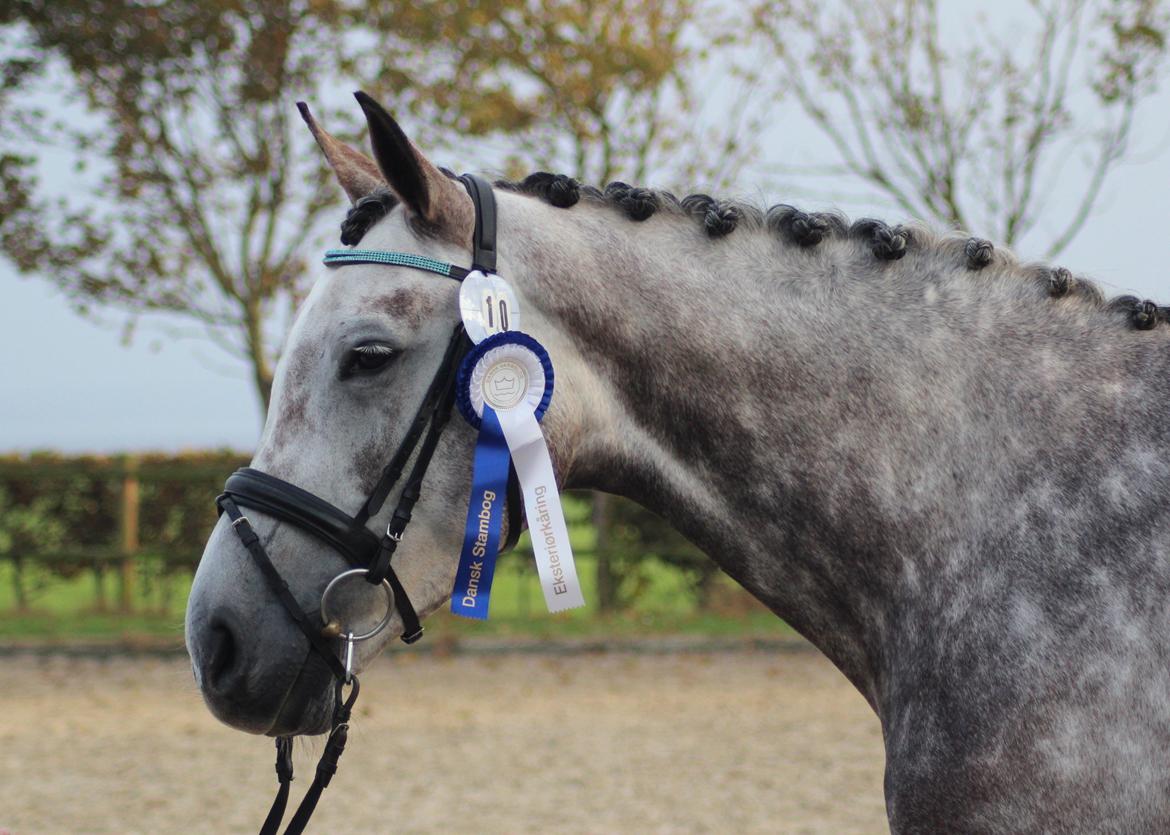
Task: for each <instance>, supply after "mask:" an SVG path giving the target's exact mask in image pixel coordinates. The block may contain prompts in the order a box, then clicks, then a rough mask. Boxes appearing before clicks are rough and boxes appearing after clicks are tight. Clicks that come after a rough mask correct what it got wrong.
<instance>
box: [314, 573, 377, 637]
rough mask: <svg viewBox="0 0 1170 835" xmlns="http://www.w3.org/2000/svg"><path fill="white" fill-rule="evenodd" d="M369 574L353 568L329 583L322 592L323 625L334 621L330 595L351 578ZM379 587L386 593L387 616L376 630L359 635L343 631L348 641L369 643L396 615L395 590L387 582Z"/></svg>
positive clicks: (375, 627)
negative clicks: (330, 607)
mask: <svg viewBox="0 0 1170 835" xmlns="http://www.w3.org/2000/svg"><path fill="white" fill-rule="evenodd" d="M369 573H370V570H369V569H368V568H351V569H349V570H348V571H343V572H341V573H340V574H338V575H337V576H336V577H334V578H333V579H332V580H330V581H329V585H327V586H326V587H325V591H323V592H321V622H322V623H324V624H325V625H328V624H329V622H330V621H331V620H332V618H331V617H330V616H329V594H330V593H331V592H332V591H333V590H334V589H335V588H337V586H338V584H339V583H341V581H342V580H345V579H348V578H350V577H365V576H366V575H367V574H369ZM379 587H380V588H381V589H382V590H383V591H385V592H386V614H385V615H383V616H382V619H381V620H380V621H378V623H377V624H375V626H374V628H373V629H371V630H370V631H369V632H363V633H361V634H360V635H359V634H353V633H346V632H345V631H344V630H343V631H342V634H343V635H347V637H348V640H350V641H354V642H357V641H367V640H369V639H370V638H373V637H374V636H375V635H377V634H378V633H379V632H381V631H382V630H383V629H385V628H386V627H387V626H388V625H389V624H390V618H391V617H392V616H393V615H394V589H392V588H390V583H388V582H387V581H386V580H383V581H382V582H381V584H380V586H379Z"/></svg>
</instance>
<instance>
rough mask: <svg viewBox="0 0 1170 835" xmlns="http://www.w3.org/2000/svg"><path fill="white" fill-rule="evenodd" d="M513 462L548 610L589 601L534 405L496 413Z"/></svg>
mask: <svg viewBox="0 0 1170 835" xmlns="http://www.w3.org/2000/svg"><path fill="white" fill-rule="evenodd" d="M496 416H497V417H498V418H499V419H500V428H501V429H503V430H504V439H505V440H507V442H508V449H509V450H510V451H511V453H512V463H513V464H515V466H516V475H517V477H518V478H519V479H520V489H521V491H522V492H523V493H524V514H525V516H526V517H527V518H528V531H529V533H530V534H531V535H532V550H533V551H534V552H535V553H536V571H537V573H538V574H539V575H540V586H541V588H542V589H543V590H544V601H545V603H546V604H547V605H548V610H549V611H550V612H563V611H564V610H566V609H575V608H577V607H578V606H584V605H585V597H584V595H582V594H581V581H580V580H578V579H577V566H576V564H575V563H574V562H573V549H572V548H571V547H570V546H569V531H568V528H566V527H565V514H564V511H562V510H561V496H560V493H559V492H558V491H557V482H556V477H555V476H554V475H553V468H552V459H551V458H550V457H549V454H548V445H547V444H546V443H545V440H544V434H543V433H542V432H541V431H540V424H539V423H538V422H537V420H536V416H535V415H533V413H532V411H531V409H530V408H528V407H525V406H522V407H520V408H518V409H503V410H500V411H498V412H497V413H496Z"/></svg>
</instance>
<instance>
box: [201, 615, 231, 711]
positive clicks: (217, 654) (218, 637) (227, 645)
mask: <svg viewBox="0 0 1170 835" xmlns="http://www.w3.org/2000/svg"><path fill="white" fill-rule="evenodd" d="M207 644H208V645H207V648H208V653H207V663H206V666H205V668H204V672H205V674H206V676H205V680H206V682H207V683H208V684H209V685H210V686H211V687H212V688H213V689H214V690H216V691H218V692H220V693H225V692H227V691H229V690H231V689H233V687H234V686H235V684H236V683H237V679H238V676H239V670H238V669H237V668H238V667H239V664H238V663H237V662H238V661H239V645H238V644H237V642H236V637H235V635H234V634H233V633H232V630H231V629H230V628H229V627H228V625H227V624H226V623H224V622H223V621H219V620H217V621H215V622H213V623H212V624H211V626H210V629H209V635H208V642H207Z"/></svg>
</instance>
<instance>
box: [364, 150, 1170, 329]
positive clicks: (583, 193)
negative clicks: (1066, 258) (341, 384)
mask: <svg viewBox="0 0 1170 835" xmlns="http://www.w3.org/2000/svg"><path fill="white" fill-rule="evenodd" d="M443 173H444V174H447V175H448V176H450V177H454V176H455V175H454V174H452V173H451V172H450V171H447V170H446V169H444V170H443ZM495 186H496V187H497V188H499V189H500V190H501V191H509V192H513V193H515V194H522V195H527V196H530V197H535V198H537V199H540V200H543V201H544V202H546V203H548V204H549V205H551V206H555V207H557V208H560V209H569V208H572V207H573V206H575V205H577V203H579V202H581V201H582V200H585V201H589V202H591V203H596V204H601V205H606V206H610V207H612V208H614V209H616V210H617V211H619V212H621V213H622V214H623V215H625V216H626V217H627V218H628V219H629V220H632V221H635V222H639V221H644V220H646V219H647V218H649V217H651V216H653V215H654V214H656V213H658V212H669V213H672V214H675V215H678V216H681V217H690V218H693V219H694V220H696V221H698V223H699V224H700V225H701V227H702V229H703V230H704V231H705V232H706V233H707V235H708V236H709V237H711V238H721V237H724V236H726V235H730V234H731V233H732V232H734V231H735V230H736V229H738V228H740V227H746V228H749V229H756V230H759V229H765V230H767V231H768V232H770V233H773V234H776V235H778V236H780V237H781V238H782V239H783V240H784V241H785V242H787V243H789V244H791V245H794V246H798V247H801V248H805V249H810V248H812V247H815V246H817V245H818V244H820V243H821V242H823V241H825V240H828V239H831V238H837V239H841V238H848V239H853V240H860V241H863V242H864V243H865V244H866V246H867V248H868V249H869V251H870V252H871V253H872V254H873V257H874V258H876V259H878V260H879V261H896V260H898V259H900V258H903V257H905V256H906V255H907V254H908V253H910V252H913V251H914V250H916V249H917V250H925V249H937V248H943V247H947V248H950V247H956V246H957V247H961V249H962V260H963V263H964V264H965V265H966V268H967V269H968V270H971V271H979V270H982V269H983V268H984V267H987V266H989V265H991V264H992V263H993V262H996V261H998V262H999V264H1000V265H1001V266H1004V267H1010V268H1014V269H1016V270H1017V271H1019V272H1020V273H1021V274H1022V275H1023V276H1024V277H1026V278H1030V279H1032V280H1035V281H1039V282H1041V283H1042V284H1043V285H1044V286H1045V288H1046V289H1047V291H1048V294H1049V295H1050V296H1051V297H1052V298H1063V297H1066V296H1073V295H1075V296H1079V297H1081V298H1082V299H1084V300H1086V301H1088V302H1090V303H1092V304H1094V305H1096V306H1098V307H1100V308H1102V309H1108V310H1113V311H1117V312H1120V313H1123V314H1125V317H1126V319H1127V321H1128V322H1129V323H1130V325H1131V326H1132V327H1134V328H1136V329H1138V330H1151V329H1153V328H1155V327H1157V326H1158V325H1159V324H1162V323H1167V322H1170V306H1159V305H1158V304H1156V303H1155V302H1153V301H1150V300H1149V299H1139V298H1138V297H1137V296H1130V295H1123V296H1117V297H1115V298H1113V299H1107V298H1106V296H1105V294H1104V292H1102V290H1101V288H1100V287H1099V286H1098V285H1097V284H1096V283H1095V282H1093V281H1091V280H1089V279H1086V278H1083V277H1080V276H1074V275H1073V274H1072V273H1071V272H1070V271H1069V270H1067V269H1065V268H1064V267H1051V266H1047V265H1043V264H1033V265H1021V264H1020V263H1019V262H1018V261H1017V259H1016V258H1015V256H1014V255H1013V254H1012V253H1011V252H1010V251H1008V250H1005V249H996V248H995V246H994V245H993V244H992V243H991V241H988V240H985V239H983V238H976V237H965V236H960V235H957V234H953V233H952V234H947V235H938V234H937V233H934V232H932V231H930V230H928V229H925V228H922V227H917V226H916V227H913V228H909V227H906V226H902V225H895V226H890V225H889V224H887V223H885V222H884V221H881V220H876V219H874V218H862V219H860V220H855V221H853V222H852V223H851V222H850V221H849V220H848V219H847V218H846V217H845V216H844V215H843V214H840V213H839V212H805V211H803V210H801V209H798V208H796V207H795V206H790V205H788V204H784V203H780V204H776V205H774V206H771V207H769V208H768V209H767V210H762V209H760V208H759V207H758V206H755V205H752V204H749V203H745V202H743V201H739V200H718V199H716V198H714V197H711V196H710V195H707V194H701V193H700V194H688V195H687V196H686V197H683V198H681V199H679V198H678V197H676V196H675V195H674V194H672V193H671V192H669V191H666V190H663V189H650V188H641V187H638V186H631V185H629V184H628V183H623V182H612V183H610V184H609V185H607V186H606V187H605V188H604V189H600V188H596V187H595V186H589V185H582V184H581V183H579V182H577V180H575V179H573V178H572V177H569V176H567V175H565V174H552V173H549V172H547V171H538V172H536V173H534V174H529V175H528V176H527V177H525V178H524V179H523V180H518V181H516V180H497V181H496V182H495ZM397 205H398V199H397V198H396V197H395V196H394V195H393V194H392V193H391V192H389V191H381V192H377V193H375V194H372V195H370V196H368V197H363V198H362V199H361V200H359V201H358V202H357V204H356V205H354V206H353V207H352V208H351V209H350V210H349V212H348V213H347V214H346V216H345V221H344V222H343V223H342V224H341V242H342V243H343V244H345V245H346V246H352V245H354V244H357V243H358V242H359V241H361V239H362V236H364V235H365V233H366V231H368V230H369V228H370V227H371V226H373V225H374V224H375V223H376V222H378V221H379V220H381V219H382V218H383V217H385V216H386V215H387V214H389V213H390V211H391V210H393V209H394V207H395V206H397Z"/></svg>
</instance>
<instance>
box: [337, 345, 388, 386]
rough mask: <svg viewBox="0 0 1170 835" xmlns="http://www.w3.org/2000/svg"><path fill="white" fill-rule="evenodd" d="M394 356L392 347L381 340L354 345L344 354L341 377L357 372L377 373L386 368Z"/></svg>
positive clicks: (351, 375)
mask: <svg viewBox="0 0 1170 835" xmlns="http://www.w3.org/2000/svg"><path fill="white" fill-rule="evenodd" d="M394 357H395V351H394V349H393V348H391V347H390V346H389V345H385V344H383V343H381V342H367V343H365V344H363V345H355V346H354V347H353V348H351V349H350V350H349V353H347V354H346V355H345V360H344V361H343V362H342V365H341V379H343V380H344V379H347V378H349V377H354V376H356V375H358V374H377V373H378V372H379V371H382V370H383V369H384V368H386V366H388V365H389V364H390V361H391V360H392V359H394Z"/></svg>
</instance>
